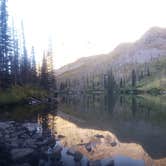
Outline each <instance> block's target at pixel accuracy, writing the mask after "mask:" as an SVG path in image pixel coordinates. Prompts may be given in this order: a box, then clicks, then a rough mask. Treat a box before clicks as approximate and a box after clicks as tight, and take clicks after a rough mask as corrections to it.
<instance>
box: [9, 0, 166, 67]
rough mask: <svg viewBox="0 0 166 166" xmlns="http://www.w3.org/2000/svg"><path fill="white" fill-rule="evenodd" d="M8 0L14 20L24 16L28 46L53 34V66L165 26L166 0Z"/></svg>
mask: <svg viewBox="0 0 166 166" xmlns="http://www.w3.org/2000/svg"><path fill="white" fill-rule="evenodd" d="M9 1H10V6H11V8H12V11H13V14H14V17H15V18H17V19H16V20H19V19H21V18H22V19H23V20H24V26H25V32H26V37H27V44H28V46H30V45H34V46H35V47H36V49H40V50H41V48H44V47H46V46H47V41H48V38H49V37H48V36H52V40H53V46H54V50H55V51H54V54H55V60H56V68H59V67H60V66H63V65H65V64H67V63H69V62H73V61H74V60H76V59H78V58H80V57H83V56H90V55H95V54H100V53H107V52H110V51H111V50H112V49H113V48H114V47H116V46H117V45H118V44H119V43H122V42H132V41H135V40H137V39H138V38H139V37H140V36H141V35H142V34H143V33H144V32H145V31H147V30H148V29H149V28H150V27H153V26H160V27H166V1H165V0H9ZM38 57H41V54H39V55H38Z"/></svg>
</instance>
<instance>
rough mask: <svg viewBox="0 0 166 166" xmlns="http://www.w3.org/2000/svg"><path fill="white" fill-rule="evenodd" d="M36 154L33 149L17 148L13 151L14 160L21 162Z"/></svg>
mask: <svg viewBox="0 0 166 166" xmlns="http://www.w3.org/2000/svg"><path fill="white" fill-rule="evenodd" d="M33 152H34V150H33V149H31V148H16V149H12V150H11V155H12V159H13V160H21V159H23V158H25V157H28V156H29V155H31V154H32V153H33Z"/></svg>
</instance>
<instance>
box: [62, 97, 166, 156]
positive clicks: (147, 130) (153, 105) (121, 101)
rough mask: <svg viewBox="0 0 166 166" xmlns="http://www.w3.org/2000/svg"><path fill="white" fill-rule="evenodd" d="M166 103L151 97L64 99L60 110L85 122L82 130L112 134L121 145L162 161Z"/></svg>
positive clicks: (163, 100)
mask: <svg viewBox="0 0 166 166" xmlns="http://www.w3.org/2000/svg"><path fill="white" fill-rule="evenodd" d="M69 101H70V102H69ZM165 101H166V100H165V98H164V97H163V98H160V97H151V96H139V97H138V96H113V95H110V96H108V95H107V96H104V95H88V96H79V97H78V96H63V97H62V104H61V105H60V108H59V110H61V111H63V112H66V113H68V114H70V115H74V116H75V117H79V118H81V119H84V120H85V121H86V125H84V126H83V125H81V126H80V127H83V128H95V129H102V130H108V131H110V132H113V133H114V134H115V135H116V136H117V137H118V139H119V140H120V141H121V142H134V143H138V144H140V145H142V146H143V148H144V149H145V150H146V151H147V152H148V154H149V155H150V156H151V157H152V158H154V159H159V158H164V157H166V141H165V138H166V130H165V127H166V121H165V119H166V102H165ZM77 125H80V124H77Z"/></svg>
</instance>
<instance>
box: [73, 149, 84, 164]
mask: <svg viewBox="0 0 166 166" xmlns="http://www.w3.org/2000/svg"><path fill="white" fill-rule="evenodd" d="M82 157H83V155H82V153H80V152H78V151H77V152H75V154H74V160H75V161H77V162H78V161H81V159H82Z"/></svg>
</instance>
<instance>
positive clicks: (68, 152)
mask: <svg viewBox="0 0 166 166" xmlns="http://www.w3.org/2000/svg"><path fill="white" fill-rule="evenodd" d="M75 152H76V151H75V150H74V149H72V148H69V149H68V150H67V152H66V153H67V154H68V155H71V156H74V154H75Z"/></svg>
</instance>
